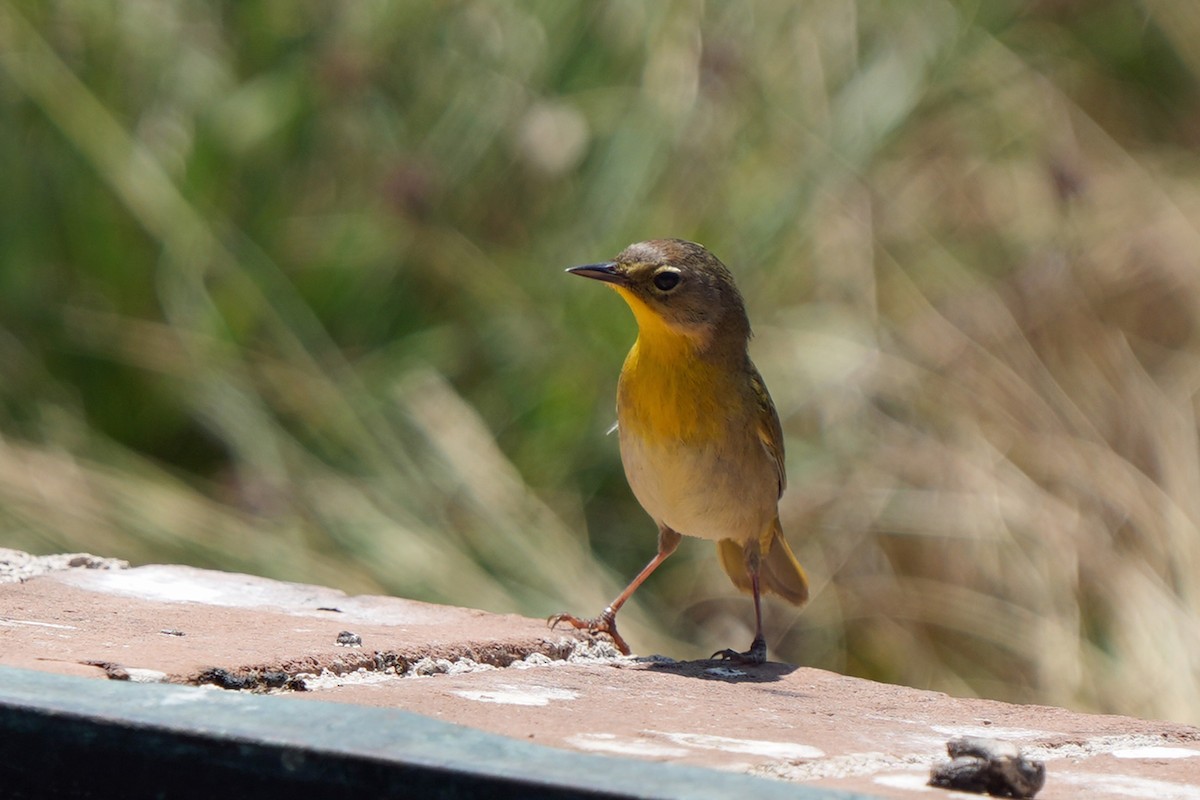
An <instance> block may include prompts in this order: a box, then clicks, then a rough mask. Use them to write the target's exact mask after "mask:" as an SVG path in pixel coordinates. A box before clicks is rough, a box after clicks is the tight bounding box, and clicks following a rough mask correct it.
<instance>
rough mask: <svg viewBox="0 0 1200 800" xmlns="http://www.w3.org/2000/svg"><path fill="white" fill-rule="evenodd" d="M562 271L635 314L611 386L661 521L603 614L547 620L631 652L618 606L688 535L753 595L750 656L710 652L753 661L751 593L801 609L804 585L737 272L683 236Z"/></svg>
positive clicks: (759, 641)
mask: <svg viewBox="0 0 1200 800" xmlns="http://www.w3.org/2000/svg"><path fill="white" fill-rule="evenodd" d="M567 272H570V273H572V274H575V275H582V276H583V277H585V278H594V279H595V280H598V281H603V282H605V283H607V284H608V285H609V286H611V287H612V288H614V289H615V290H616V291H617V293H618V294H619V295H621V297H622V298H623V299H624V300H625V302H626V303H627V304H628V305H629V308H630V309H631V310H632V311H633V315H634V317H635V318H636V319H637V324H638V338H637V341H636V342H634V345H633V349H631V350H630V351H629V355H628V356H627V357H626V358H625V365H624V367H622V368H621V379H620V382H619V384H618V387H617V427H618V431H619V433H620V441H621V461H622V463H623V464H624V466H625V477H626V478H627V479H628V481H629V486H630V487H631V488H632V489H633V493H634V495H635V496H636V497H637V499H638V502H639V503H641V505H642V508H644V509H645V510H646V512H647V513H649V514H650V516H651V517H653V518H654V521H655V522H656V523H657V524H658V554H657V555H655V556H654V558H653V559H652V560H651V561H650V563H648V564H647V565H646V566H645V567H644V568H643V569H642V571H641V572H639V573H638V575H637V577H635V578H634V579H633V581H631V582H630V584H629V585H628V586H627V587H625V590H624V591H622V592H621V593H620V594H619V595H617V598H616V599H615V600H613V601H612V603H610V604H609V605H608V607H607V608H605V609H604V611H603V612H601V614H600V616H598V617H595V618H593V619H581V618H579V617H575V616H572V615H571V614H555V615H554V616H552V617H550V620H549V621H550V625H551V627H553V626H555V625H558V624H559V623H567V624H569V625H572V626H574V627H575V628H578V629H581V630H587V631H589V632H592V633H607V634H608V635H609V636H611V637H612V639H613V642H614V643H615V644H616V646H617V647H618V648H619V649H620V651H621V652H622V653H625V654H628V653H629V645H627V644H626V643H625V640H624V639H623V638H622V637H621V635H620V634H619V633H617V623H616V616H617V612H618V611H619V610H620V609H621V606H622V605H624V604H625V601H626V600H628V599H629V598H630V596H631V595H632V594H633V593H634V591H636V590H637V588H638V587H639V586H641V585H642V582H643V581H645V580H646V578H648V577H649V576H650V573H652V572H654V570H655V569H657V568H658V565H659V564H661V563H662V562H663V561H664V560H665V559H666V558H667V556H669V555H671V553H673V552H674V551H675V548H676V547H677V546H678V545H679V540H680V538H681V535H687V536H696V537H699V538H701V539H711V540H713V541H715V542H716V543H717V554H718V555H719V556H720V559H721V566H722V567H723V568H724V570H725V572H726V574H728V575H729V578H730V580H732V581H733V583H734V585H735V586H737V587H738V588H739V589H742V590H743V591H749V592H751V593H752V594H753V595H754V621H755V634H754V641H753V643H751V645H750V649H749V650H747V651H745V652H738V651H735V650H728V649H727V650H721V651H718V652H716V653H714V654H713V658H717V657H720V658H725V659H731V660H736V661H739V662H742V663H749V664H761V663H763V662H764V661H766V658H767V643H766V639H765V638H764V637H763V629H762V608H761V603H760V599H759V596H760V593H761V592H762V591H769V592H774V593H775V594H778V595H780V596H781V597H783V598H785V599H787V600H789V601H790V602H792V603H795V604H796V605H803V604H804V603H805V601H807V599H808V579H807V577H806V576H805V574H804V569H803V568H802V567H801V566H800V563H799V562H798V561H797V560H796V557H795V555H793V554H792V551H791V548H789V547H788V544H787V541H786V540H784V538H783V531H782V529H781V528H780V525H779V509H778V505H779V497H780V496H781V495H782V494H783V489H784V486H785V483H786V477H785V475H784V464H783V431H782V430H781V428H780V426H779V415H778V414H776V412H775V405H774V404H773V403H772V402H771V396H770V395H769V394H768V393H767V387H766V386H765V385H764V384H763V380H762V377H761V376H760V375H759V374H758V370H757V369H755V367H754V363H753V362H751V360H750V356H749V354H748V352H747V350H746V346H747V343H748V342H749V340H750V321H749V319H748V318H747V317H746V307H745V304H744V303H743V301H742V296H741V294H740V293H739V292H738V290H737V287H736V286H735V285H734V282H733V275H731V274H730V272H729V270H728V269H727V268H726V267H725V265H724V264H722V263H721V262H720V260H719V259H717V257H716V256H714V255H713V254H712V253H710V252H709V251H708V250H706V249H705V248H704V247H702V246H700V245H698V244H694V243H692V242H686V241H683V240H682V239H656V240H653V241H649V242H640V243H638V244H633V245H630V246H629V247H627V248H626V249H625V250H624V251H623V252H622V253H621V254H620V255H618V256H617V257H616V259H615V260H614V261H609V262H606V263H603V264H587V265H585V266H581V267H572V268H570V269H568V270H567Z"/></svg>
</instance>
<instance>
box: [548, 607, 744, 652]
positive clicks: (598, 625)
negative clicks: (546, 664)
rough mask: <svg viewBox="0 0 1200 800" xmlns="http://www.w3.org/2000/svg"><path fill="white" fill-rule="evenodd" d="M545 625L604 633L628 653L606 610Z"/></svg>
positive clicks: (613, 617) (567, 616)
mask: <svg viewBox="0 0 1200 800" xmlns="http://www.w3.org/2000/svg"><path fill="white" fill-rule="evenodd" d="M546 623H547V624H548V625H549V626H550V627H551V629H553V628H556V627H557V626H558V625H559V624H560V623H566V624H567V625H570V626H571V627H572V628H575V629H576V630H580V631H587V632H588V633H590V634H597V633H606V634H608V636H609V638H611V639H612V641H613V644H614V645H616V647H617V649H618V650H620V651H621V655H623V656H627V655H629V653H630V650H629V645H628V644H626V643H625V639H624V638H622V637H621V634H619V633H617V615H616V614H614V613H613V612H612V611H610V610H609V609H607V608H606V609H604V613H602V614H601V615H600V616H598V617H592V618H591V619H580V618H579V617H577V616H575V615H573V614H566V613H560V614H551V615H550V617H549V618H548V619H547V620H546ZM765 649H766V648H765V646H764V650H765Z"/></svg>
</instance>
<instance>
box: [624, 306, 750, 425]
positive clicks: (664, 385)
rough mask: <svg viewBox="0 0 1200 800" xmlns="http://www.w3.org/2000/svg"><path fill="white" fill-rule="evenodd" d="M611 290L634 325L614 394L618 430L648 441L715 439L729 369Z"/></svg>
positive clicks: (648, 311)
mask: <svg viewBox="0 0 1200 800" xmlns="http://www.w3.org/2000/svg"><path fill="white" fill-rule="evenodd" d="M613 288H614V289H615V290H616V291H617V293H618V294H620V295H621V297H622V298H623V299H624V300H625V302H626V303H627V304H628V305H629V308H630V309H631V310H632V311H633V316H634V317H635V318H636V319H637V324H638V338H637V341H636V342H634V345H633V348H632V349H631V350H630V351H629V355H628V356H626V358H625V365H624V366H623V367H622V368H621V383H620V389H619V393H618V396H617V404H618V407H619V412H620V418H621V425H622V428H623V429H624V431H625V432H626V433H627V434H633V435H635V436H638V437H640V438H642V439H644V440H647V441H651V442H680V443H701V442H705V441H711V440H714V439H716V438H718V437H719V436H720V435H721V432H722V422H723V420H724V416H725V414H724V410H723V406H724V405H727V403H728V401H729V399H731V394H730V387H729V384H730V381H731V377H732V376H731V375H730V374H729V370H728V369H723V368H722V365H720V364H717V363H714V362H712V361H708V360H706V359H703V358H701V357H700V356H699V352H698V348H699V346H700V345H699V343H698V342H697V341H696V340H695V339H694V338H693V337H691V336H688V335H687V334H684V333H680V332H679V331H676V330H674V329H673V328H671V327H670V326H669V325H668V324H667V323H666V321H664V320H663V318H662V317H661V316H659V314H658V313H657V312H656V311H655V310H654V309H652V308H651V307H650V306H648V305H647V304H646V303H645V302H644V301H643V300H641V299H640V298H639V297H637V295H635V294H633V293H632V292H631V291H629V290H628V289H626V288H624V287H622V286H614V287H613ZM733 396H736V395H733ZM722 398H725V400H724V401H723V400H722Z"/></svg>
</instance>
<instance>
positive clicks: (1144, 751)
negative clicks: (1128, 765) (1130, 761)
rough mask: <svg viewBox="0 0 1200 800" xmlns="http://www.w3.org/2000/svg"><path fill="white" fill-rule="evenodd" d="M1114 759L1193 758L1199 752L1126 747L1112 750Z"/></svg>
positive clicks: (1180, 748) (1178, 748) (1187, 748)
mask: <svg viewBox="0 0 1200 800" xmlns="http://www.w3.org/2000/svg"><path fill="white" fill-rule="evenodd" d="M1112 755H1113V757H1114V758H1195V757H1196V756H1200V750H1193V749H1192V748H1190V747H1128V748H1125V749H1123V750H1113V751H1112Z"/></svg>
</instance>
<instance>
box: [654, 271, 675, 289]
mask: <svg viewBox="0 0 1200 800" xmlns="http://www.w3.org/2000/svg"><path fill="white" fill-rule="evenodd" d="M653 282H654V287H655V288H656V289H658V290H659V291H660V292H669V291H671V290H672V289H674V288H675V287H676V286H678V285H679V273H678V272H672V271H671V270H669V269H665V270H663V271H662V272H660V273H658V274H657V275H655V276H654V281H653Z"/></svg>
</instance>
